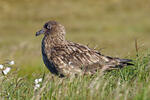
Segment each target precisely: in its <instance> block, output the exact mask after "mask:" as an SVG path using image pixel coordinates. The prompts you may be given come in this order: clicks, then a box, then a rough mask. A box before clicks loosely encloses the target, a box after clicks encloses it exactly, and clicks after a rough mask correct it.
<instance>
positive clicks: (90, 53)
mask: <svg viewBox="0 0 150 100" xmlns="http://www.w3.org/2000/svg"><path fill="white" fill-rule="evenodd" d="M100 56H101V54H100V53H99V52H97V51H95V50H94V49H90V48H88V47H87V46H85V45H81V44H77V43H72V42H68V44H67V45H63V46H62V45H60V46H55V47H53V48H52V49H51V58H50V59H51V60H52V61H53V63H54V64H55V66H57V67H59V69H61V68H63V69H65V68H67V70H69V68H72V69H78V71H80V70H86V69H87V67H86V66H89V65H93V64H96V63H99V62H100V59H101V58H100ZM105 60H106V59H103V60H101V62H103V61H105ZM92 68H93V69H94V66H93V67H92ZM90 69H91V68H90Z"/></svg>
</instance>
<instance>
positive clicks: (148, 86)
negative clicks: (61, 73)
mask: <svg viewBox="0 0 150 100" xmlns="http://www.w3.org/2000/svg"><path fill="white" fill-rule="evenodd" d="M149 5H150V1H148V0H76V1H74V0H49V1H48V0H32V1H31V0H0V64H3V63H6V62H8V61H9V60H10V61H11V60H13V61H15V64H14V65H11V66H10V65H7V64H6V65H5V67H7V66H10V67H11V69H12V70H11V71H10V72H9V73H8V74H7V75H4V73H0V84H1V85H0V99H10V100H14V99H16V100H22V99H23V100H30V99H33V100H38V99H41V100H47V99H51V100H83V99H84V100H95V99H96V100H149V99H150V96H149V93H150V83H149V80H150V75H149V73H150V69H149V67H150V53H149V47H150V28H149V27H150V13H149V12H150V6H149ZM48 20H56V21H58V22H59V23H61V24H62V25H64V26H65V28H66V32H67V34H66V39H67V40H70V41H74V42H78V43H82V44H85V45H87V44H88V45H89V47H91V48H94V47H96V49H97V50H100V51H101V53H103V54H105V55H109V56H115V57H121V58H130V59H133V63H134V64H135V65H134V66H127V67H126V68H124V69H121V70H116V71H112V72H108V73H106V74H105V75H102V76H101V75H99V74H96V75H95V76H93V77H91V76H85V77H78V78H75V79H60V78H58V77H56V76H52V75H51V74H50V73H49V71H48V70H47V69H46V67H45V65H44V64H43V61H42V56H41V39H42V36H40V37H35V33H36V31H38V30H39V29H41V28H42V26H43V24H44V23H45V22H46V21H48ZM135 41H137V42H135ZM135 44H136V45H135ZM0 71H1V72H2V70H0ZM41 77H42V82H41V83H40V88H38V89H35V83H34V80H35V79H37V78H41Z"/></svg>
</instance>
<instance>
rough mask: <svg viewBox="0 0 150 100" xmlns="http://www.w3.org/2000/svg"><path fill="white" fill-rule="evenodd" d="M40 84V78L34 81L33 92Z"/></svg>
mask: <svg viewBox="0 0 150 100" xmlns="http://www.w3.org/2000/svg"><path fill="white" fill-rule="evenodd" d="M41 82H42V78H39V79H35V80H34V83H35V86H34V90H37V89H38V88H39V87H40V83H41Z"/></svg>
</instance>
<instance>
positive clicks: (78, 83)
mask: <svg viewBox="0 0 150 100" xmlns="http://www.w3.org/2000/svg"><path fill="white" fill-rule="evenodd" d="M133 63H134V66H127V67H125V68H124V69H121V70H114V71H111V72H107V73H105V74H104V75H101V74H99V73H97V74H96V75H94V76H80V77H77V78H58V77H57V76H52V75H51V74H45V73H44V72H43V73H42V74H38V73H34V74H32V77H30V78H28V77H27V76H26V75H25V76H24V77H18V75H17V71H16V72H15V71H12V72H10V73H8V75H6V76H4V75H2V74H1V77H0V83H1V84H2V85H1V86H0V90H1V91H0V97H1V99H9V100H14V99H16V100H22V99H23V100H31V99H32V100H149V99H150V96H149V93H150V81H149V80H150V54H149V53H148V54H140V56H139V57H136V58H135V59H134V61H133ZM12 68H15V66H14V67H12ZM37 78H43V81H42V82H41V83H40V84H41V87H40V88H38V89H37V90H34V85H35V84H34V80H35V79H37Z"/></svg>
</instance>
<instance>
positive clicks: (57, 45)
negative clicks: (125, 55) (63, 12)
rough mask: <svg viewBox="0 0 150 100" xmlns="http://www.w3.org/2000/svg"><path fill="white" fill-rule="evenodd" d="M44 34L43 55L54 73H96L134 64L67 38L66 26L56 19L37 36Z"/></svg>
mask: <svg viewBox="0 0 150 100" xmlns="http://www.w3.org/2000/svg"><path fill="white" fill-rule="evenodd" d="M40 34H44V38H43V40H42V56H43V61H44V63H45V65H46V66H47V68H48V69H49V70H50V72H52V73H53V74H56V75H59V76H60V77H63V76H70V75H84V74H94V73H96V72H97V71H102V72H103V71H107V70H112V69H118V68H123V67H124V66H126V65H132V64H131V63H129V62H131V60H129V59H120V58H114V57H109V56H104V55H102V54H101V53H100V52H99V51H96V50H95V49H91V48H89V47H87V46H85V45H82V44H78V43H73V42H70V41H67V40H65V34H66V32H65V28H64V26H63V25H61V24H59V23H58V22H56V21H48V22H47V23H45V25H44V26H43V29H42V30H40V31H38V32H36V36H39V35H40Z"/></svg>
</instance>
